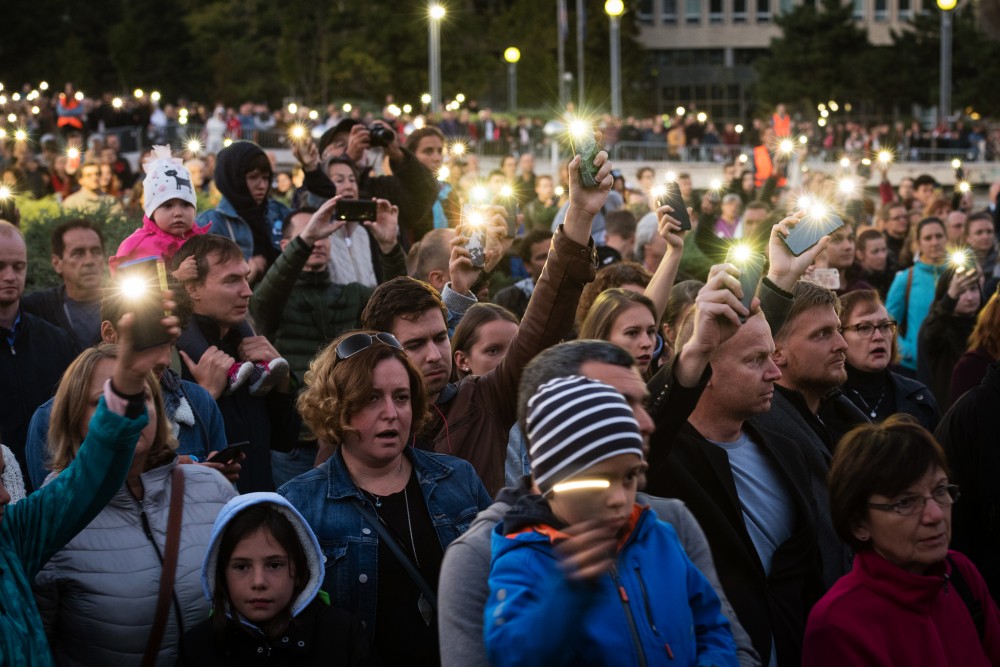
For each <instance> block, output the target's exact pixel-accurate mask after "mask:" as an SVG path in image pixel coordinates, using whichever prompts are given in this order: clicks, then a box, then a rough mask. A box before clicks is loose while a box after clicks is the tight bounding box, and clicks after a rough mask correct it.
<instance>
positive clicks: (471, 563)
mask: <svg viewBox="0 0 1000 667" xmlns="http://www.w3.org/2000/svg"><path fill="white" fill-rule="evenodd" d="M710 319H711V317H708V318H707V320H710ZM707 320H706V321H707ZM703 330H704V328H703ZM688 361H689V360H685V361H684V362H681V361H678V362H677V363H678V364H684V365H687V368H684V369H683V370H684V371H685V372H684V373H683V374H682V373H681V371H680V370H678V369H674V376H675V378H676V377H684V378H690V377H692V376H693V377H695V378H699V377H702V376H703V374H704V371H705V368H706V366H707V360H706V361H705V362H704V364H702V365H701V366H700V368H699V367H698V364H699V362H695V363H694V364H689V363H688ZM632 363H633V360H632V357H631V356H630V355H629V354H628V353H627V352H625V351H624V350H622V349H621V348H619V347H617V346H615V345H613V344H611V343H606V342H603V341H592V340H587V341H574V342H571V343H562V344H560V345H556V346H554V347H552V348H550V349H548V350H546V351H544V352H542V353H541V354H539V355H538V356H537V357H535V359H534V360H533V361H532V362H531V363H530V364H529V365H528V366H527V367H526V368H525V370H524V373H523V375H522V377H521V384H520V387H519V391H518V417H519V421H520V422H522V428H523V422H524V418H525V415H526V412H527V408H526V406H527V402H528V399H529V398H530V397H531V396H533V395H534V394H535V392H536V390H537V388H538V387H539V386H540V385H542V384H544V383H545V382H546V381H548V380H550V379H552V378H556V377H563V376H567V375H583V376H585V377H590V378H593V379H595V380H600V381H601V382H604V383H606V384H608V385H610V386H612V387H615V388H616V389H618V390H619V391H620V392H621V393H622V395H623V396H624V397H625V399H626V401H627V402H628V403H629V405H631V406H632V409H633V411H634V412H635V417H636V419H637V420H638V422H639V427H640V430H641V431H642V434H643V438H644V439H648V437H649V434H650V433H651V432H652V431H653V420H652V419H651V417H650V416H649V413H647V412H646V409H645V401H646V399H647V396H648V394H647V391H646V388H645V386H644V384H643V382H642V380H641V379H640V377H639V375H638V373H637V372H636V371H635V369H634V367H633V366H632ZM692 366H693V367H692ZM703 388H704V382H699V383H698V386H696V387H694V388H693V389H692V388H688V387H685V386H684V383H683V382H681V381H678V382H674V383H673V385H672V387H671V388H670V389H669V390H668V391H669V392H670V394H672V395H675V396H676V398H675V400H673V401H672V400H671V398H670V396H669V395H668V397H667V398H666V400H665V401H664V409H665V410H670V409H671V404H672V403H673V404H676V405H680V406H688V405H693V403H696V402H697V399H696V398H695V401H694V402H693V403H692V402H691V401H690V397H684V396H680V394H684V393H691V392H696V393H700V392H701V389H703ZM682 409H683V408H682ZM533 486H534V484H533V482H532V480H531V478H530V477H525V478H524V479H523V480H522V482H521V484H520V485H519V486H518V487H516V488H512V487H508V488H505V489H503V490H501V491H500V492H499V494H498V495H497V499H496V502H494V503H493V505H491V506H490V507H488V508H487V509H485V510H483V511H482V512H480V514H479V516H477V517H476V520H475V521H474V522H473V524H472V526H471V527H470V528H469V530H468V531H467V532H466V533H465V534H464V535H462V536H461V537H459V538H458V539H457V540H455V541H454V542H452V543H451V544H450V545H449V546H448V549H447V551H446V552H445V556H444V562H443V563H442V566H441V576H440V579H439V582H440V583H439V585H438V625H439V637H440V646H441V664H442V665H443V666H444V667H451V666H455V667H479V666H482V667H487V666H488V665H489V661H488V660H487V659H486V648H485V646H484V643H483V609H484V607H485V606H486V601H487V599H488V597H489V582H488V579H489V572H490V554H491V548H490V531H491V530H492V529H493V528H494V526H496V524H497V522H499V521H500V520H501V519H502V518H503V515H504V513H505V512H506V511H507V510H508V509H509V508H510V506H511V505H513V504H514V502H515V501H516V500H517V498H519V497H520V496H522V495H524V494H526V493H538V490H537V489H534V488H533ZM636 502H637V503H639V504H644V505H649V506H650V507H652V508H653V510H654V511H655V512H656V515H657V517H658V518H659V519H661V520H662V521H666V522H668V523H670V524H671V525H672V526H673V527H674V530H675V531H676V532H677V536H678V537H679V538H680V541H681V544H682V545H683V546H684V549H685V551H686V552H687V555H688V557H689V558H690V559H691V561H692V562H693V563H694V564H695V565H696V566H697V567H698V569H699V570H701V572H702V574H704V575H705V577H706V578H707V579H708V581H709V582H710V583H711V585H712V587H713V588H714V589H715V591H716V593H717V594H718V595H719V599H720V601H721V602H722V611H723V613H724V614H725V615H726V618H727V619H728V620H729V623H730V627H731V629H732V632H733V638H734V639H735V641H736V646H737V655H738V657H739V660H740V664H741V665H742V666H750V665H760V664H761V663H760V658H759V657H758V655H757V652H756V651H755V650H754V648H753V645H752V643H751V642H750V638H749V636H748V635H747V634H746V632H745V631H744V630H743V628H742V627H741V626H740V623H739V620H738V619H737V618H736V614H735V613H734V612H733V609H732V607H731V606H730V604H729V602H728V600H727V599H726V597H725V594H724V592H723V590H722V586H721V584H720V583H719V579H718V576H717V575H716V572H715V566H714V564H713V562H712V554H711V551H710V550H709V547H708V542H707V540H706V539H705V535H704V533H703V532H702V530H701V528H700V527H699V526H698V523H697V521H696V520H695V519H694V517H693V516H692V515H691V513H690V512H689V511H688V510H687V508H686V507H685V506H684V503H682V502H681V501H679V500H668V499H664V498H654V497H651V496H647V495H645V494H641V493H640V494H639V495H638V496H637V497H636Z"/></svg>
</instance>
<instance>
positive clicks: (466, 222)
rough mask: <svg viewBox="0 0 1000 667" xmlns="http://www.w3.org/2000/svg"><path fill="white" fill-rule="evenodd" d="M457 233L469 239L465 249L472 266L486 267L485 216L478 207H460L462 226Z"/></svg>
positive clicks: (469, 205)
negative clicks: (469, 256)
mask: <svg viewBox="0 0 1000 667" xmlns="http://www.w3.org/2000/svg"><path fill="white" fill-rule="evenodd" d="M458 232H459V233H460V234H461V235H462V236H464V237H466V238H467V239H469V240H468V241H467V242H466V244H465V249H466V250H468V251H469V255H471V257H472V266H474V267H476V268H477V269H481V268H483V267H485V266H486V216H485V215H484V214H483V209H482V207H480V206H474V205H472V204H465V205H464V206H462V224H461V225H460V226H459V229H458Z"/></svg>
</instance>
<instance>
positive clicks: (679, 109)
mask: <svg viewBox="0 0 1000 667" xmlns="http://www.w3.org/2000/svg"><path fill="white" fill-rule="evenodd" d="M686 113H687V109H685V108H684V107H677V115H678V116H683V115H684V114H686Z"/></svg>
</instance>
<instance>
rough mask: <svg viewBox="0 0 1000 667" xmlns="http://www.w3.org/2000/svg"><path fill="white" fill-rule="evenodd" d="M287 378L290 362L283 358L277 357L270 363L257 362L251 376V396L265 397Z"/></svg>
mask: <svg viewBox="0 0 1000 667" xmlns="http://www.w3.org/2000/svg"><path fill="white" fill-rule="evenodd" d="M287 377H288V362H287V361H285V360H284V359H282V358H281V357H275V358H274V359H271V361H268V362H263V361H258V362H255V363H254V365H253V372H252V374H251V376H250V395H251V396H265V395H266V394H267V393H268V392H269V391H271V388H272V387H275V386H277V385H278V384H280V383H281V382H282V381H283V380H284V379H285V378H287Z"/></svg>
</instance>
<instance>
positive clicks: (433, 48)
mask: <svg viewBox="0 0 1000 667" xmlns="http://www.w3.org/2000/svg"><path fill="white" fill-rule="evenodd" d="M444 13H445V10H444V7H443V6H441V5H438V4H433V5H431V6H430V7H429V8H428V9H427V14H428V16H429V17H430V21H429V22H428V23H427V32H428V35H427V38H428V39H427V42H428V51H429V53H428V55H429V58H428V61H429V68H430V72H429V76H428V78H429V79H430V84H431V85H430V89H431V112H433V113H439V112H440V111H441V19H443V18H444Z"/></svg>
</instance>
